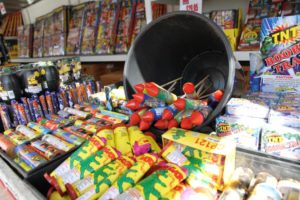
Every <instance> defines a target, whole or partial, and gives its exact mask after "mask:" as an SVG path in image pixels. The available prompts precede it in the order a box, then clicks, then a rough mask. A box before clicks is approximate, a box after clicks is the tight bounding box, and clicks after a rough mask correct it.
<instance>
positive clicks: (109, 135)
mask: <svg viewBox="0 0 300 200" xmlns="http://www.w3.org/2000/svg"><path fill="white" fill-rule="evenodd" d="M96 135H97V136H99V137H103V138H105V139H106V144H107V145H109V146H111V147H116V145H115V136H114V131H113V129H111V128H109V127H107V128H104V127H103V128H102V129H101V130H100V131H98V132H97V134H96Z"/></svg>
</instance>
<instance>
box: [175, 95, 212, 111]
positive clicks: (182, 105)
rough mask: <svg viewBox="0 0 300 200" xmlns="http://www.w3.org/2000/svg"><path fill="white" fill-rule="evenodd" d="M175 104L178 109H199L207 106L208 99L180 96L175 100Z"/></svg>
mask: <svg viewBox="0 0 300 200" xmlns="http://www.w3.org/2000/svg"><path fill="white" fill-rule="evenodd" d="M174 106H175V107H176V109H178V110H199V109H201V108H202V107H204V106H207V101H204V100H196V99H182V98H178V99H177V100H176V101H175V102H174Z"/></svg>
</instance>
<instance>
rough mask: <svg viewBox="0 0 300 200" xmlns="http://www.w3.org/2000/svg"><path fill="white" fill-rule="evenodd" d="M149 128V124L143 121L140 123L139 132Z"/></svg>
mask: <svg viewBox="0 0 300 200" xmlns="http://www.w3.org/2000/svg"><path fill="white" fill-rule="evenodd" d="M150 126H151V123H149V122H145V121H143V120H142V121H141V122H140V130H141V131H145V130H148V129H149V128H150Z"/></svg>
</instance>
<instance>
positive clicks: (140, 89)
mask: <svg viewBox="0 0 300 200" xmlns="http://www.w3.org/2000/svg"><path fill="white" fill-rule="evenodd" d="M144 88H145V86H144V84H143V83H139V84H136V85H135V86H134V89H135V90H136V92H138V93H143V91H144Z"/></svg>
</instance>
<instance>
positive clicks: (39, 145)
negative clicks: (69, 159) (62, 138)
mask: <svg viewBox="0 0 300 200" xmlns="http://www.w3.org/2000/svg"><path fill="white" fill-rule="evenodd" d="M30 145H31V146H32V147H34V148H35V149H37V150H38V151H40V152H41V153H42V156H43V157H45V158H47V159H48V160H51V159H52V158H54V157H56V156H58V155H60V154H62V153H63V152H62V151H60V150H58V149H56V148H55V147H54V146H52V145H50V144H48V143H47V142H43V141H41V140H35V141H33V142H31V143H30Z"/></svg>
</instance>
